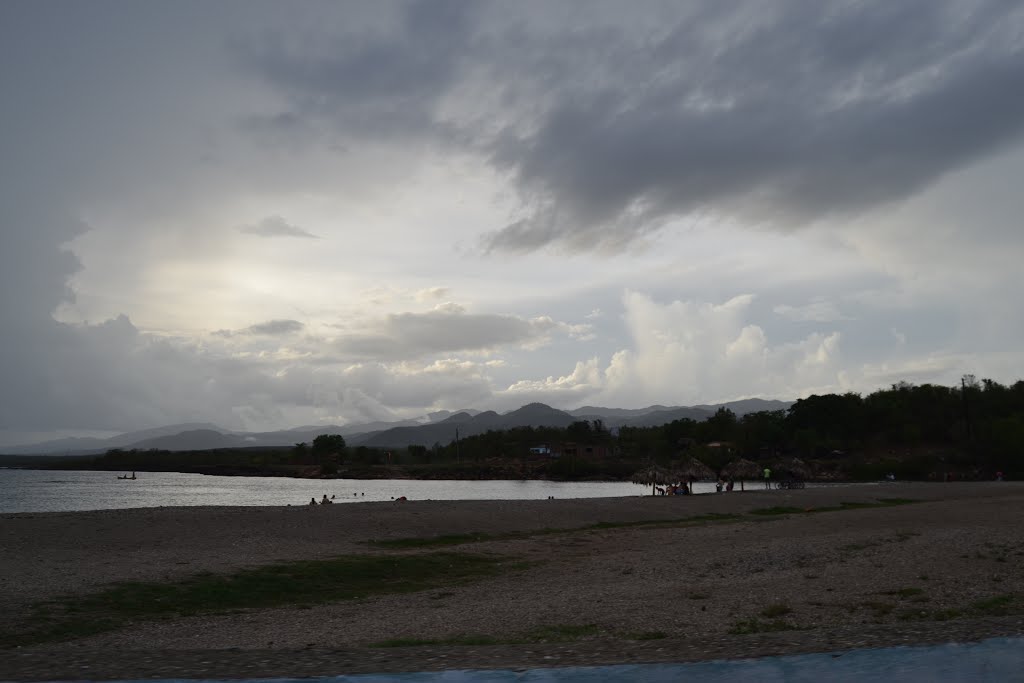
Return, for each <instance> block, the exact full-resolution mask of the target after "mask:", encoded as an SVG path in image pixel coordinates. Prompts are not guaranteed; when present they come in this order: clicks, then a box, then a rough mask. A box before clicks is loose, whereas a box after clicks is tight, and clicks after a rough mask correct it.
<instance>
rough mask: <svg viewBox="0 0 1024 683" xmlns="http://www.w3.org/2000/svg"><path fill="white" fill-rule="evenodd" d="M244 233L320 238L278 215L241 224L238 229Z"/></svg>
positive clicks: (264, 235)
mask: <svg viewBox="0 0 1024 683" xmlns="http://www.w3.org/2000/svg"><path fill="white" fill-rule="evenodd" d="M238 231H239V232H241V233H245V234H246V235H256V236H257V237H304V238H307V239H320V238H319V237H317V236H316V235H314V234H313V233H311V232H307V231H306V230H303V229H302V228H300V227H298V226H297V225H292V224H291V223H289V222H288V221H286V220H285V219H283V218H281V217H280V216H268V217H267V218H264V219H263V220H262V221H260V222H259V223H254V224H252V225H243V226H242V227H241V228H239V229H238Z"/></svg>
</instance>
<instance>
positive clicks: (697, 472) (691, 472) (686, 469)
mask: <svg viewBox="0 0 1024 683" xmlns="http://www.w3.org/2000/svg"><path fill="white" fill-rule="evenodd" d="M672 473H673V474H674V475H675V477H676V480H677V481H690V480H693V479H714V478H715V471H714V470H713V469H711V468H710V467H708V466H707V465H705V464H704V463H702V462H701V461H700V460H698V459H697V458H694V457H692V456H691V457H688V458H683V460H682V462H680V463H679V464H678V465H676V466H675V467H673V468H672Z"/></svg>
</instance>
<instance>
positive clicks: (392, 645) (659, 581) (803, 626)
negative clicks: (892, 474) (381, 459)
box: [0, 482, 1024, 680]
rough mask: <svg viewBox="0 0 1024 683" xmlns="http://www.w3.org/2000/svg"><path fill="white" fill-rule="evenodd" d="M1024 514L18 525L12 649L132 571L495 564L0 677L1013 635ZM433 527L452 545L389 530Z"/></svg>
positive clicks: (33, 649)
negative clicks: (345, 559)
mask: <svg viewBox="0 0 1024 683" xmlns="http://www.w3.org/2000/svg"><path fill="white" fill-rule="evenodd" d="M1022 522H1024V484H1020V483H1016V482H977V483H948V484H944V483H936V484H932V483H929V484H925V483H880V484H868V485H843V486H833V487H823V488H809V489H804V490H794V491H776V490H773V491H751V490H748V491H746V492H744V493H740V492H738V491H736V492H733V493H728V494H721V495H714V494H709V495H699V496H672V497H633V498H592V499H575V500H518V501H498V500H495V501H416V500H410V501H405V502H377V503H365V504H346V505H323V506H315V507H314V506H292V507H244V508H243V507H175V508H147V509H129V510H109V511H93V512H67V513H37V514H25V513H23V514H8V515H3V516H2V517H0V551H2V552H0V608H2V609H3V610H4V613H5V615H6V618H5V620H4V621H5V624H6V625H5V626H4V629H5V633H6V636H7V638H8V639H11V638H13V637H14V636H16V635H18V634H21V633H24V632H25V631H26V630H27V629H30V628H31V626H32V619H33V616H32V615H33V605H35V604H37V603H40V602H42V601H47V600H54V599H59V600H68V599H69V597H67V596H84V595H89V594H92V593H96V592H98V591H102V590H104V588H105V587H107V586H109V585H112V584H116V583H119V582H126V581H144V582H164V583H166V582H176V581H181V580H184V579H187V578H188V577H191V576H194V575H197V574H200V573H203V572H210V573H213V574H214V575H221V574H232V573H236V572H239V571H243V570H249V569H255V568H259V567H265V566H267V565H271V564H275V563H286V562H295V561H299V560H327V559H330V558H335V557H339V556H353V557H365V556H382V555H383V556H387V557H392V556H393V557H395V558H405V557H408V556H410V555H417V554H424V555H427V554H436V553H439V552H445V553H472V554H473V555H475V556H483V557H485V558H489V559H490V560H493V561H494V562H496V564H495V567H496V569H495V570H494V571H492V572H491V573H489V574H487V575H485V576H480V577H476V578H474V579H473V580H471V581H464V582H458V581H453V582H451V583H444V582H443V581H442V582H441V583H439V584H437V585H436V586H435V587H431V588H428V589H425V590H419V591H415V592H405V593H396V594H373V595H367V596H360V597H357V598H355V599H346V600H341V601H337V602H314V603H312V604H311V603H310V602H309V601H304V602H303V603H302V604H294V605H287V604H286V605H283V606H276V607H261V608H255V609H244V608H243V609H232V610H222V611H218V612H216V613H200V614H196V615H193V616H180V617H173V618H161V619H138V620H133V621H132V622H131V623H128V624H123V625H121V626H120V627H118V628H116V629H113V630H107V631H104V632H97V633H94V634H92V635H85V636H82V637H75V638H72V639H69V640H51V641H49V642H37V643H28V644H23V645H21V646H20V647H17V648H13V649H6V650H5V651H4V652H3V653H2V654H3V656H2V657H0V679H5V680H15V679H17V680H52V679H69V678H70V679H82V678H89V679H93V680H102V679H119V678H148V677H200V676H201V677H228V678H231V677H282V676H289V677H290V676H312V675H334V674H344V673H364V672H380V671H396V672H397V671H428V670H439V669H466V668H470V669H472V668H523V667H536V666H558V665H570V664H572V665H596V664H615V663H637V662H659V661H676V662H678V661H696V660H704V659H716V658H737V657H752V656H761V655H774V654H787V653H798V652H824V651H841V650H844V649H850V648H858V647H875V646H887V645H903V644H924V643H937V642H954V641H956V642H963V641H969V640H976V639H980V638H985V637H991V636H1008V635H1019V634H1021V633H1024V571H1022V570H1021V559H1022V558H1024V537H1022V536H1021V534H1020V528H1021V524H1022ZM443 535H458V536H459V538H458V539H452V543H450V544H446V545H443V546H441V545H416V544H415V543H409V544H406V545H399V546H395V545H387V544H386V543H382V542H386V541H389V540H390V541H394V540H398V539H431V538H435V537H438V536H443ZM455 540H460V541H468V542H460V543H455V542H454V541H455Z"/></svg>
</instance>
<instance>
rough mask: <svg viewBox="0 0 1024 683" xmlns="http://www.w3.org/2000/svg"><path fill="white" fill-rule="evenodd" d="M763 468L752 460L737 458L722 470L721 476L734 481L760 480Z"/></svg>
mask: <svg viewBox="0 0 1024 683" xmlns="http://www.w3.org/2000/svg"><path fill="white" fill-rule="evenodd" d="M763 470H764V468H763V467H761V466H760V465H758V464H757V463H756V462H754V461H753V460H747V459H746V458H739V459H737V460H733V461H732V462H730V463H729V464H727V465H726V466H725V467H723V468H722V474H724V475H725V476H727V477H733V478H735V479H760V478H761V474H762V472H763Z"/></svg>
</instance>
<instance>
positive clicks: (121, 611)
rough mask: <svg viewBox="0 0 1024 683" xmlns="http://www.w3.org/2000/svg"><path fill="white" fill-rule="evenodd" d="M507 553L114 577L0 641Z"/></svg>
mask: <svg viewBox="0 0 1024 683" xmlns="http://www.w3.org/2000/svg"><path fill="white" fill-rule="evenodd" d="M507 559H508V558H504V557H493V556H486V555H474V554H469V553H445V552H441V553H432V554H422V555H405V556H394V555H351V556H343V557H337V558H331V559H326V560H307V561H301V562H289V563H283V564H275V565H269V566H265V567H257V568H254V569H246V570H242V571H240V572H236V573H233V574H200V575H196V576H192V577H189V578H186V579H183V580H181V581H175V582H127V583H119V584H114V585H113V586H111V587H109V588H107V589H105V590H102V591H100V592H97V593H92V594H89V595H84V596H69V597H66V598H63V599H61V600H54V601H48V602H43V603H39V604H38V605H36V610H35V614H34V616H33V618H32V622H31V625H30V626H29V629H28V630H27V631H24V632H20V633H17V632H15V633H0V636H3V637H2V638H0V641H2V642H4V643H5V644H7V645H8V646H18V645H24V644H31V643H41V642H53V641H63V640H71V639H74V638H79V637H84V636H88V635H92V634H95V633H101V632H104V631H109V630H113V629H117V628H120V627H123V626H125V625H127V624H129V623H132V622H136V621H149V620H156V619H162V618H167V617H182V616H191V615H195V614H210V613H218V612H226V611H233V610H239V609H248V608H267V607H283V606H300V607H302V606H310V605H315V604H319V603H326V602H337V601H342V600H355V599H358V598H364V597H368V596H371V595H381V594H391V593H410V592H415V591H422V590H428V589H435V588H440V587H446V586H452V585H461V584H464V583H467V582H470V581H473V580H477V579H480V578H483V577H486V576H491V575H494V574H497V573H499V572H500V571H501V570H502V568H505V569H508V568H509V567H510V565H508V564H505V560H507ZM512 568H513V569H514V567H512Z"/></svg>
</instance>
